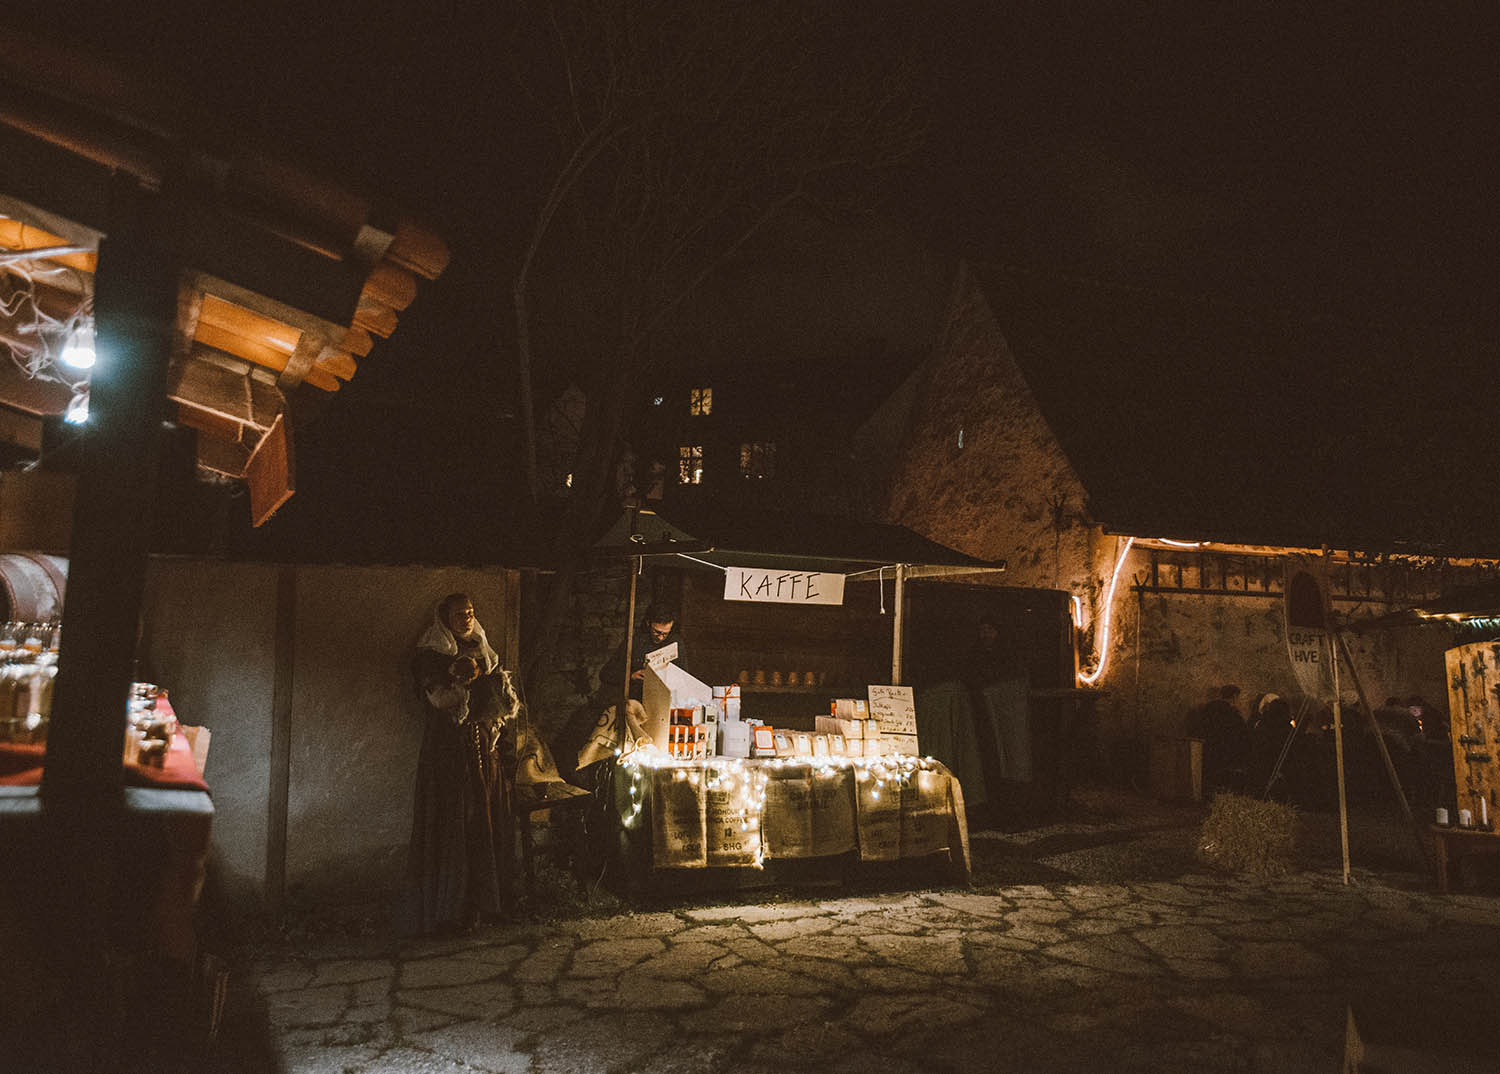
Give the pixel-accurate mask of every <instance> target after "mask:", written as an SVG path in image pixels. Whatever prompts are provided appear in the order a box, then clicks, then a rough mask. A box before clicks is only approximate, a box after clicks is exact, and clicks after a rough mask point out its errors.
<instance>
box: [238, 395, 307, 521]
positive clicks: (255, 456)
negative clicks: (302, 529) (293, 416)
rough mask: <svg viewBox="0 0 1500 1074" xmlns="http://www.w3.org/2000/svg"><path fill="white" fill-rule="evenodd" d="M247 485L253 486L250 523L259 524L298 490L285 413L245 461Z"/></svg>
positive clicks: (290, 436) (289, 428) (289, 432)
mask: <svg viewBox="0 0 1500 1074" xmlns="http://www.w3.org/2000/svg"><path fill="white" fill-rule="evenodd" d="M245 484H246V485H247V486H248V487H249V489H250V522H251V524H252V525H255V526H259V525H261V524H262V523H264V522H265V521H266V519H268V518H270V517H271V516H272V515H273V514H275V513H276V510H277V508H279V507H280V506H281V505H282V504H284V503H286V501H287V500H289V499H291V498H292V493H294V492H296V491H297V480H296V464H295V456H294V454H293V451H292V431H291V427H290V426H289V425H288V424H287V421H286V414H284V413H283V414H281V415H279V416H278V417H277V418H276V422H275V424H273V425H272V426H271V429H270V431H269V432H267V433H266V435H265V436H263V437H261V438H260V443H259V444H257V445H256V446H255V450H254V451H252V452H251V453H250V459H249V461H248V462H246V463H245Z"/></svg>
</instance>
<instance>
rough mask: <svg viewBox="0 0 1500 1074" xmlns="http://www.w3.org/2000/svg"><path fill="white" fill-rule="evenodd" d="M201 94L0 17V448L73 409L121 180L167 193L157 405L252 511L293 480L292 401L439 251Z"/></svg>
mask: <svg viewBox="0 0 1500 1074" xmlns="http://www.w3.org/2000/svg"><path fill="white" fill-rule="evenodd" d="M200 100H201V95H199V94H194V93H191V92H186V90H185V89H184V88H182V87H177V88H173V87H171V86H166V85H162V84H160V83H159V82H157V81H156V80H155V79H153V78H150V77H147V76H146V75H144V74H142V73H141V72H124V71H120V70H116V69H114V68H113V67H112V66H111V65H109V64H107V63H104V62H102V61H101V60H100V59H99V58H98V57H94V56H90V55H87V54H85V53H83V52H81V51H80V50H78V49H77V48H73V47H67V48H63V47H58V46H55V45H53V44H50V43H48V42H44V41H40V40H36V39H34V38H31V37H28V36H25V35H22V34H20V33H17V32H16V31H13V30H8V29H4V28H0V445H5V446H7V447H8V448H9V449H10V454H11V455H12V456H14V455H16V454H17V451H18V449H19V451H20V454H21V456H22V457H24V456H25V455H26V454H27V453H29V454H31V455H33V456H34V455H35V454H37V453H39V452H40V451H41V449H42V421H43V419H45V418H49V417H54V416H60V415H67V416H68V418H69V420H80V419H83V418H84V415H86V413H87V409H86V408H87V401H88V393H89V383H90V377H91V374H90V370H89V361H90V358H91V355H92V340H93V329H94V296H95V276H96V269H97V267H98V262H99V248H100V240H101V238H104V237H107V236H108V235H109V234H110V232H111V229H112V227H114V226H115V224H116V223H118V220H119V208H120V196H119V193H120V188H121V182H122V181H126V182H129V183H131V184H133V185H135V186H138V187H139V188H140V189H143V190H147V191H154V192H160V193H162V194H164V195H167V196H169V197H170V199H171V205H172V209H171V213H172V225H171V226H172V229H173V237H174V240H175V241H176V243H177V245H178V250H177V256H178V257H179V260H180V263H181V265H182V273H181V276H180V279H179V284H178V288H179V293H178V300H177V316H176V326H175V332H174V340H173V345H172V353H171V366H170V370H169V371H168V377H167V384H166V395H167V398H168V400H169V402H168V410H167V415H168V416H169V417H171V418H172V419H173V420H175V421H176V422H177V423H178V424H180V425H183V426H187V427H190V428H191V429H193V430H195V431H196V433H197V438H196V439H197V446H196V463H197V466H198V467H199V469H200V471H202V472H203V473H204V474H206V475H215V476H217V477H219V478H226V479H230V480H234V481H243V482H244V483H245V484H246V485H247V486H248V490H249V493H250V499H251V510H252V516H253V519H254V521H255V523H256V524H257V525H258V524H260V523H261V522H263V521H265V519H267V518H268V517H270V515H271V514H272V513H273V512H274V511H275V510H276V508H277V507H279V506H280V505H281V503H283V502H284V501H285V500H286V499H287V498H288V497H289V496H290V495H291V494H292V492H293V490H294V489H295V464H294V456H293V452H292V444H291V439H290V437H291V420H290V418H291V409H292V408H293V406H296V407H298V408H304V407H317V406H319V405H321V403H322V401H323V400H325V399H327V398H328V397H330V396H331V395H332V394H333V393H335V392H337V391H338V390H339V389H340V387H341V386H342V385H343V384H344V383H346V382H348V381H349V380H350V379H351V378H352V377H353V376H354V375H355V373H356V371H357V370H358V368H359V366H360V363H361V362H363V361H364V360H365V359H366V358H367V357H369V356H370V355H371V353H372V350H373V349H374V347H375V342H376V340H377V339H384V338H386V337H388V336H390V335H391V333H392V332H394V331H395V330H396V327H397V318H398V315H399V314H400V312H401V311H403V310H404V309H406V308H407V306H408V305H409V304H410V303H411V302H412V301H413V299H414V298H415V297H416V294H417V288H418V284H419V282H420V281H423V280H432V279H435V278H436V277H437V276H438V275H439V274H441V273H442V272H443V270H444V269H445V268H446V266H447V263H448V258H449V254H448V250H447V247H446V246H445V245H444V244H443V242H442V241H441V240H440V239H439V238H438V237H437V236H436V235H435V234H433V233H432V232H430V231H428V230H426V229H424V228H423V227H420V226H418V225H417V224H416V223H414V222H413V221H412V220H411V219H409V218H407V217H406V216H405V215H403V214H402V213H401V212H399V211H397V210H395V209H394V208H392V207H391V206H389V205H386V204H383V203H381V202H380V201H378V200H376V199H374V198H371V197H368V196H365V195H364V194H362V193H360V192H358V191H356V190H355V189H353V188H351V187H349V186H348V185H347V184H344V183H339V182H331V181H329V180H328V179H326V178H323V177H320V176H318V175H316V174H314V173H313V172H312V171H311V170H309V169H306V168H304V167H302V166H300V165H298V164H295V163H292V162H291V161H289V160H287V159H286V158H284V157H282V156H281V155H279V154H278V153H276V152H274V151H271V150H269V149H268V148H267V147H265V146H263V145H260V144H258V143H257V142H255V141H254V140H253V139H251V138H248V137H246V136H245V135H244V134H243V133H242V132H231V131H229V130H228V129H227V128H226V127H225V125H224V124H223V123H222V121H221V120H220V119H219V117H217V116H214V115H212V114H208V115H204V114H201V112H195V110H194V109H195V108H201V106H198V105H196V103H195V102H198V101H200Z"/></svg>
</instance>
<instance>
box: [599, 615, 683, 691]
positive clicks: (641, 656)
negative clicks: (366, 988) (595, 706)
mask: <svg viewBox="0 0 1500 1074" xmlns="http://www.w3.org/2000/svg"><path fill="white" fill-rule="evenodd" d="M673 643H675V644H676V645H677V658H676V660H675V661H674V663H676V664H677V665H678V666H679V667H681V666H682V637H681V634H680V633H679V632H678V630H677V612H676V611H675V610H673V609H672V608H669V607H667V606H666V605H665V604H658V603H653V604H652V605H651V606H650V607H649V608H647V609H646V615H645V618H644V619H642V620H641V625H640V626H639V627H637V628H636V632H635V635H634V637H632V638H631V642H630V696H631V698H632V699H633V700H636V701H639V700H640V699H641V689H642V686H643V684H644V683H645V680H646V657H647V656H649V655H650V654H651V653H654V652H656V650H658V649H663V648H666V647H667V646H668V645H672V644H673ZM624 671H625V646H624V643H621V645H620V647H619V648H618V649H617V650H615V654H614V655H613V656H612V657H610V658H609V661H608V662H607V663H606V664H605V665H604V667H603V668H602V669H600V671H599V689H600V690H601V691H602V692H603V693H604V696H605V697H610V696H611V692H613V694H614V696H618V695H619V690H620V681H621V677H622V676H623V674H624Z"/></svg>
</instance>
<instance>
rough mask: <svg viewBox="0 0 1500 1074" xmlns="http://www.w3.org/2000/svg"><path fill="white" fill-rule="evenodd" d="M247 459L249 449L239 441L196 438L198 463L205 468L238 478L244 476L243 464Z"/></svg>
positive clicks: (248, 457)
mask: <svg viewBox="0 0 1500 1074" xmlns="http://www.w3.org/2000/svg"><path fill="white" fill-rule="evenodd" d="M249 461H250V449H249V448H247V447H246V446H245V445H244V444H242V443H240V442H239V441H234V442H233V443H230V442H228V441H224V440H214V439H212V438H209V437H202V436H200V437H199V438H198V465H199V466H201V467H203V468H204V469H205V470H212V471H213V472H214V473H216V474H223V475H224V476H225V477H232V478H235V479H236V480H238V479H240V478H243V477H244V476H245V464H246V463H247V462H249Z"/></svg>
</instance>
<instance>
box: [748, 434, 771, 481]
mask: <svg viewBox="0 0 1500 1074" xmlns="http://www.w3.org/2000/svg"><path fill="white" fill-rule="evenodd" d="M775 474H776V445H775V444H773V443H771V442H769V441H761V442H759V443H755V444H741V445H740V476H741V477H747V478H757V479H758V478H762V477H774V476H775Z"/></svg>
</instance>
